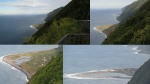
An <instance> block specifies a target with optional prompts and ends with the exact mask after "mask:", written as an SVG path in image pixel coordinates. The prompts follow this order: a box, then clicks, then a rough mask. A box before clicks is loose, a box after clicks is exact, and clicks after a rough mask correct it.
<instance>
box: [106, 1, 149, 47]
mask: <svg viewBox="0 0 150 84" xmlns="http://www.w3.org/2000/svg"><path fill="white" fill-rule="evenodd" d="M149 5H150V0H148V1H147V2H146V3H145V4H144V5H143V6H142V7H141V8H140V9H139V10H138V11H137V12H136V14H135V15H134V16H132V17H131V18H129V19H128V20H127V21H126V22H125V23H122V24H119V26H118V27H117V28H116V29H115V30H114V31H113V32H112V33H111V34H110V35H109V36H108V37H107V38H106V39H105V41H104V42H103V44H150V39H149V38H150V35H149V34H150V6H149Z"/></svg>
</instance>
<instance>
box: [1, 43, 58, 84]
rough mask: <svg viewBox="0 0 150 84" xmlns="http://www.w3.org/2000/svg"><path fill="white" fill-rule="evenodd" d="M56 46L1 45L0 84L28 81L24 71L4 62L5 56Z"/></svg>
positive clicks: (20, 83)
mask: <svg viewBox="0 0 150 84" xmlns="http://www.w3.org/2000/svg"><path fill="white" fill-rule="evenodd" d="M56 47H57V46H52V45H0V84H25V83H27V81H28V80H27V78H26V75H25V74H24V73H22V72H21V71H19V70H17V69H15V68H14V67H12V66H10V65H8V64H7V63H5V62H3V61H2V57H3V56H7V55H9V54H17V53H25V52H33V51H41V50H47V49H53V48H56Z"/></svg>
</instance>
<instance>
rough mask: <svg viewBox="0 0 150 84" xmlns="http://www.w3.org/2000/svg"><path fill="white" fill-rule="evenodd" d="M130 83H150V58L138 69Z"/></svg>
mask: <svg viewBox="0 0 150 84" xmlns="http://www.w3.org/2000/svg"><path fill="white" fill-rule="evenodd" d="M128 84H150V60H148V61H147V62H146V63H145V64H144V65H142V66H141V67H140V68H139V69H138V70H137V71H136V73H135V74H134V76H133V77H132V79H131V80H130V81H129V82H128Z"/></svg>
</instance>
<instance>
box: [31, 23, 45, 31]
mask: <svg viewBox="0 0 150 84" xmlns="http://www.w3.org/2000/svg"><path fill="white" fill-rule="evenodd" d="M43 25H44V23H42V24H32V25H30V27H31V28H33V29H35V30H36V31H38V30H39V29H40V28H41V27H42V26H43Z"/></svg>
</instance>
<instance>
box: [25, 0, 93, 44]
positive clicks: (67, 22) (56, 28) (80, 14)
mask: <svg viewBox="0 0 150 84" xmlns="http://www.w3.org/2000/svg"><path fill="white" fill-rule="evenodd" d="M48 17H49V16H48ZM48 17H47V19H46V23H45V24H44V25H43V26H42V28H40V29H39V30H38V31H37V32H36V33H35V34H34V35H33V36H32V38H30V39H27V40H26V42H25V44H55V43H56V42H58V41H59V40H60V39H61V38H62V37H64V36H65V35H66V34H68V33H69V34H70V33H78V34H81V33H88V34H89V32H87V31H85V30H84V29H83V28H82V27H81V26H80V25H79V22H78V21H79V20H89V19H90V0H72V1H71V2H70V3H68V4H67V5H66V6H65V7H63V8H62V9H61V10H59V12H58V13H57V14H56V15H54V17H53V19H52V20H51V19H50V20H49V18H48Z"/></svg>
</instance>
